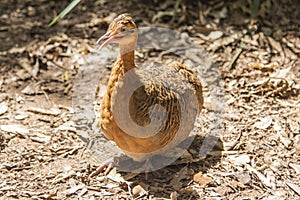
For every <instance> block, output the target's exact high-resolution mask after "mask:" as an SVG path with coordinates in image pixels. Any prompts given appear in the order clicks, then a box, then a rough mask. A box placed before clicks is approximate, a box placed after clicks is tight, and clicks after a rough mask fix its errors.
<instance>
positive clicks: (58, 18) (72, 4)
mask: <svg viewBox="0 0 300 200" xmlns="http://www.w3.org/2000/svg"><path fill="white" fill-rule="evenodd" d="M80 1H81V0H73V1H72V2H71V3H70V4H69V5H68V6H67V7H66V8H65V9H64V10H63V11H62V12H61V13H59V15H58V16H56V17H55V18H54V19H53V20H52V21H51V22H50V23H49V24H48V27H51V26H53V25H54V24H56V23H57V21H58V20H60V19H61V18H63V17H64V16H65V15H66V14H68V13H69V12H70V11H71V10H72V9H73V8H74V7H75V6H77V4H78V3H79V2H80Z"/></svg>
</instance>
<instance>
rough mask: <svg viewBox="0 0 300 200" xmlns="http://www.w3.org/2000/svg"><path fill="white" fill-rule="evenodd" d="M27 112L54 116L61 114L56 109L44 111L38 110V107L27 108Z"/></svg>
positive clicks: (43, 109)
mask: <svg viewBox="0 0 300 200" xmlns="http://www.w3.org/2000/svg"><path fill="white" fill-rule="evenodd" d="M27 111H30V112H34V113H40V114H44V115H54V116H57V115H59V114H60V113H61V111H60V110H59V109H58V108H54V107H52V108H50V109H45V108H39V107H30V108H27Z"/></svg>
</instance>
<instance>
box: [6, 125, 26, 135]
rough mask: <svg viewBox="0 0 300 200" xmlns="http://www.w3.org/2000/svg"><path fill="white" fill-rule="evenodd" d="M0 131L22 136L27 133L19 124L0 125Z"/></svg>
mask: <svg viewBox="0 0 300 200" xmlns="http://www.w3.org/2000/svg"><path fill="white" fill-rule="evenodd" d="M0 129H1V130H2V131H6V132H9V133H18V134H20V135H23V136H27V135H28V133H29V130H28V129H27V128H26V127H25V126H23V125H21V124H8V125H1V126H0Z"/></svg>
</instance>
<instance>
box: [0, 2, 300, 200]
mask: <svg viewBox="0 0 300 200" xmlns="http://www.w3.org/2000/svg"><path fill="white" fill-rule="evenodd" d="M247 2H248V3H247ZM247 2H246V1H220V0H213V1H187V0H183V1H182V2H181V3H180V5H179V7H178V10H177V15H176V16H175V17H173V15H174V14H173V11H174V5H173V3H172V2H170V1H156V0H153V1H137V0H132V1H129V2H126V1H105V0H98V1H88V0H87V1H84V2H81V3H80V4H79V5H78V6H77V7H76V8H75V9H74V10H73V11H72V12H71V13H70V14H68V15H67V16H66V17H65V18H63V19H62V20H61V21H60V22H59V23H58V24H57V25H55V26H54V27H52V28H48V27H47V24H48V23H49V22H50V21H51V20H52V19H53V17H54V16H55V15H56V14H57V12H59V11H61V10H62V9H63V8H64V7H65V6H66V5H67V4H68V1H64V2H60V3H57V2H56V1H44V0H41V1H18V0H16V1H13V2H11V1H8V0H2V1H1V4H0V10H1V12H0V13H1V14H0V38H1V46H0V92H1V93H0V199H26V198H27V199H66V198H68V199H78V198H82V199H93V198H95V199H102V198H106V199H116V198H124V199H126V198H141V199H150V198H151V199H163V198H167V199H168V198H171V199H176V198H177V199H299V198H300V181H299V174H300V122H299V121H300V120H299V119H300V112H299V111H300V103H299V102H300V100H299V91H300V61H299V55H300V38H299V19H300V12H299V9H300V7H299V2H298V1H297V0H288V1H279V0H278V1H276V0H265V1H261V5H260V7H259V9H258V10H257V12H256V11H255V6H254V5H253V4H255V3H254V2H256V1H253V2H252V3H251V1H250V0H249V1H247ZM123 12H128V13H131V15H132V16H133V17H134V18H135V20H136V22H137V24H138V25H139V26H148V25H154V26H158V27H167V28H171V29H174V30H177V31H180V32H183V33H186V34H188V35H189V36H190V37H191V38H193V40H194V41H195V43H197V44H198V45H199V44H200V45H201V46H202V47H203V48H204V49H205V50H206V51H207V52H208V54H209V55H210V57H211V58H212V61H213V64H212V66H214V67H215V68H217V69H218V72H219V74H220V77H221V82H220V84H221V85H223V86H224V92H225V94H224V97H223V103H224V104H225V105H226V107H225V109H224V110H223V112H224V113H223V116H224V129H222V131H221V132H219V135H220V141H219V143H218V145H217V146H216V147H215V149H214V150H213V151H212V152H209V153H208V154H207V156H206V157H205V158H195V157H194V155H192V154H193V152H194V151H195V149H197V148H199V146H200V144H201V141H202V140H203V138H202V137H203V136H204V135H205V128H201V127H199V129H198V131H199V134H198V135H199V136H201V137H199V138H197V137H196V140H195V141H194V143H193V145H192V147H191V148H190V149H189V152H188V153H187V154H188V155H185V156H186V157H190V160H188V159H186V158H181V159H179V160H178V161H177V162H176V164H173V165H170V166H168V167H165V168H163V169H161V170H159V171H156V172H153V173H150V174H149V178H148V180H145V176H144V175H143V174H140V175H137V174H131V173H120V172H118V171H116V170H113V171H111V173H110V174H109V175H107V176H104V175H103V174H99V175H97V176H95V177H89V175H90V174H91V172H92V170H94V169H95V168H96V167H97V164H99V163H97V160H95V158H94V154H92V153H91V151H89V150H88V148H86V143H85V142H84V141H83V140H82V139H81V138H80V137H79V134H78V132H77V130H76V129H75V128H74V126H73V125H72V123H73V119H72V116H73V114H74V108H72V97H74V90H72V88H73V86H74V85H76V82H75V81H77V80H78V77H77V78H76V75H78V73H79V72H80V66H81V67H82V66H83V64H82V62H81V61H82V60H84V59H88V57H89V56H91V54H92V53H91V52H92V51H93V48H94V47H95V41H96V39H97V38H98V37H99V36H100V35H102V34H103V33H104V31H105V29H106V28H107V25H108V24H109V22H110V21H111V20H112V19H113V17H114V16H116V15H117V14H120V13H123ZM251 17H253V19H251ZM152 53H153V52H152ZM159 53H164V52H158V53H156V54H155V52H154V55H158V54H159ZM166 54H168V52H167V53H166ZM138 55H139V57H140V59H142V58H141V57H143V56H144V55H149V54H147V52H140V53H139V54H138ZM144 59H146V58H144ZM94 64H95V63H94ZM105 70H106V72H105V77H107V76H108V72H109V68H108V69H105ZM100 72H101V70H100V69H95V71H94V73H93V77H92V78H94V79H95V80H96V82H97V77H98V75H99V77H100ZM102 72H103V71H102ZM98 73H99V74H98ZM102 76H104V75H103V74H102ZM208 90H209V89H208ZM91 102H93V100H91ZM213 103H214V102H210V101H209V99H206V104H205V106H204V110H203V112H202V117H200V118H199V120H200V121H201V120H202V123H203V124H205V123H206V122H205V120H208V119H209V113H210V112H213V111H214V110H213V108H214V105H212V104H213ZM91 106H92V105H91ZM99 137H100V138H101V135H100V136H99ZM93 148H95V146H94V147H93ZM100 148H101V147H100ZM104 150H105V149H104Z"/></svg>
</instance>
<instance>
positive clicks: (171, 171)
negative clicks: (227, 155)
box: [122, 135, 223, 199]
mask: <svg viewBox="0 0 300 200" xmlns="http://www.w3.org/2000/svg"><path fill="white" fill-rule="evenodd" d="M184 142H185V141H183V143H184ZM183 145H184V144H183ZM179 146H180V145H179ZM203 146H204V147H203ZM201 147H202V148H201ZM222 150H223V143H222V141H221V140H220V138H218V137H215V136H206V137H202V136H200V135H196V136H195V138H194V140H193V142H192V144H191V145H190V147H189V148H188V152H189V153H190V154H191V156H192V157H190V158H182V157H181V158H179V159H177V160H176V161H175V162H174V163H172V164H170V165H169V166H166V167H164V168H162V169H160V170H157V171H154V172H150V173H147V174H144V173H141V174H139V175H137V176H135V177H133V178H129V179H130V180H129V181H130V182H132V183H133V184H132V185H131V187H132V188H133V187H134V186H136V185H140V186H142V187H143V188H144V189H145V190H146V191H148V195H151V196H154V197H157V198H170V195H171V194H172V193H174V192H175V191H176V193H177V197H178V198H179V199H199V195H198V193H197V192H196V191H194V190H191V189H185V188H186V186H188V185H189V184H190V183H191V182H192V181H193V175H194V174H196V173H198V172H202V174H205V173H206V172H207V171H208V170H209V169H210V168H211V167H213V166H214V165H216V164H217V163H218V162H219V161H220V160H221V156H222V155H221V152H222ZM122 174H123V176H124V177H125V179H126V177H131V176H130V174H129V173H125V172H124V173H122Z"/></svg>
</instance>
